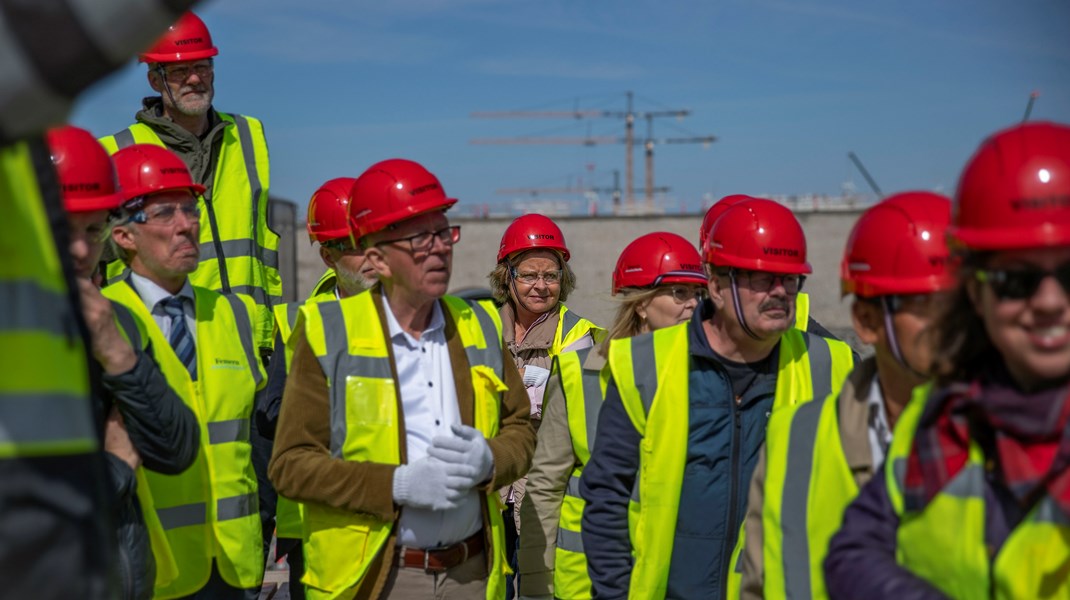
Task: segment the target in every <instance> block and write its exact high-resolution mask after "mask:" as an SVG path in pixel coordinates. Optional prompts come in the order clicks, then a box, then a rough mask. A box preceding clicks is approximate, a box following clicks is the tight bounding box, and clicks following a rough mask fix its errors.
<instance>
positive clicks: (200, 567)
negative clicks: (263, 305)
mask: <svg viewBox="0 0 1070 600" xmlns="http://www.w3.org/2000/svg"><path fill="white" fill-rule="evenodd" d="M103 293H104V295H105V296H106V297H108V298H110V299H112V300H114V301H115V302H118V303H119V304H121V305H122V306H124V307H125V308H126V309H128V310H129V311H130V312H131V313H132V314H133V316H134V318H135V321H139V322H140V323H141V326H140V328H139V329H143V331H141V332H140V333H139V335H144V336H145V343H146V347H149V348H151V352H152V355H153V358H154V359H155V360H156V363H157V364H158V365H159V367H160V371H161V372H162V373H163V374H164V376H165V377H166V378H167V382H168V383H169V384H170V385H171V387H172V389H174V390H175V392H176V393H177V394H178V395H179V396H180V397H181V398H182V400H183V401H184V402H185V404H186V405H187V406H189V407H190V409H191V410H192V411H193V413H194V415H196V417H197V421H198V422H199V423H200V424H201V448H200V452H199V454H198V455H197V458H196V460H195V461H194V463H193V465H192V466H190V467H189V468H188V469H187V470H186V471H184V472H182V473H181V474H179V475H163V474H160V473H156V472H153V471H147V472H145V480H146V481H147V483H148V485H147V489H148V490H149V491H150V492H151V494H152V499H153V504H154V506H155V509H156V517H157V520H156V521H155V523H156V524H154V523H153V522H150V520H149V519H146V525H147V526H150V527H153V526H158V527H160V528H162V529H163V530H164V533H165V534H166V539H167V542H168V544H169V546H170V549H171V552H172V553H173V555H174V558H175V562H176V564H177V565H178V566H179V572H178V575H177V577H176V578H175V579H174V580H173V581H171V582H170V583H169V584H167V585H164V586H162V587H159V588H158V589H156V591H155V597H159V598H174V597H180V596H185V595H189V594H191V593H193V592H195V591H197V590H198V589H200V588H201V587H202V586H203V585H204V582H205V581H206V580H207V578H208V577H209V575H210V574H211V569H212V564H213V560H214V562H215V564H216V565H217V568H218V570H219V573H220V575H221V576H222V577H223V580H224V581H226V582H227V583H228V584H229V585H231V586H233V587H239V588H248V587H254V586H257V585H260V582H261V581H262V580H263V570H264V568H263V567H264V565H263V553H262V542H261V539H262V538H261V535H260V518H259V515H258V514H257V495H256V494H257V488H256V473H255V472H254V471H253V465H252V460H251V458H250V453H251V449H250V444H249V426H248V423H249V420H250V419H251V418H252V410H253V399H254V396H255V395H256V392H257V390H259V389H262V388H263V387H264V382H265V378H264V373H263V367H262V366H261V363H260V360H259V357H258V356H257V353H256V347H255V344H254V342H253V333H252V316H251V315H252V310H251V303H250V302H249V301H248V300H247V299H242V298H240V297H238V296H233V295H222V294H218V293H216V292H213V291H211V290H206V289H204V288H200V287H197V286H194V288H193V293H194V297H195V309H194V315H195V316H196V323H197V373H198V379H197V381H196V382H194V381H192V380H190V377H189V372H188V371H187V370H186V368H185V366H184V365H183V364H182V363H181V361H179V359H178V357H177V356H175V353H174V351H173V350H172V349H171V346H170V344H169V343H168V341H167V339H166V338H164V336H163V333H162V332H161V331H160V329H159V327H158V326H156V324H155V321H154V320H153V318H152V315H151V313H149V310H148V308H147V307H146V306H145V305H144V303H143V302H142V300H141V298H140V297H139V296H138V295H137V292H136V291H135V290H134V288H133V287H131V285H130V284H129V283H128V282H127V281H122V282H120V283H117V284H114V285H110V286H108V287H106V288H104V290H103ZM206 317H207V318H209V319H210V320H205V318H206ZM128 336H129V334H128ZM140 493H141V492H140V490H139V495H140Z"/></svg>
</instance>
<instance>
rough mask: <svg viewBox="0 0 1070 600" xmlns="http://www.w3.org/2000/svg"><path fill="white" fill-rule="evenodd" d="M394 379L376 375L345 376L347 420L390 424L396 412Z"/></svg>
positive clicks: (358, 423)
mask: <svg viewBox="0 0 1070 600" xmlns="http://www.w3.org/2000/svg"><path fill="white" fill-rule="evenodd" d="M395 397H396V394H395V393H394V381H393V380H391V379H380V378H378V377H360V376H358V375H348V376H346V412H347V413H349V414H348V415H347V416H348V418H347V420H352V422H353V423H355V424H357V425H361V426H368V425H385V426H392V425H393V424H394V421H395V415H396V414H397V404H396V402H395V401H394V398H395Z"/></svg>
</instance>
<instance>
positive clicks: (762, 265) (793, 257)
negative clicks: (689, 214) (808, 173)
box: [703, 198, 812, 275]
mask: <svg viewBox="0 0 1070 600" xmlns="http://www.w3.org/2000/svg"><path fill="white" fill-rule="evenodd" d="M703 254H704V257H703V258H705V260H706V262H708V263H710V264H712V265H714V266H717V267H735V268H737V269H747V270H751V271H767V272H770V273H793V274H799V275H804V274H808V273H810V272H811V271H812V269H811V268H810V263H808V262H806V236H805V235H804V234H803V229H802V225H800V224H799V220H798V219H796V218H795V214H794V213H792V212H791V209H789V208H788V207H786V206H784V205H783V204H780V203H778V202H774V201H772V200H766V199H764V198H753V199H751V200H748V201H746V202H740V203H738V204H736V205H735V206H732V207H731V208H729V209H728V210H726V211H725V213H724V214H723V215H721V216H720V218H718V219H717V221H716V222H715V223H714V225H713V229H712V230H711V231H710V237H709V239H707V240H706V247H705V248H703Z"/></svg>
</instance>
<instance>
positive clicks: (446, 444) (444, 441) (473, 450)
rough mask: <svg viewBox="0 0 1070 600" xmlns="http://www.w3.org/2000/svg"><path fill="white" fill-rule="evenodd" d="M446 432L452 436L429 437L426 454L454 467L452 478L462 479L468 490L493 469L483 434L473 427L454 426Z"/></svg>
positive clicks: (492, 460) (484, 479) (481, 481)
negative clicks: (449, 432)
mask: <svg viewBox="0 0 1070 600" xmlns="http://www.w3.org/2000/svg"><path fill="white" fill-rule="evenodd" d="M450 429H451V430H452V431H453V434H454V435H453V436H445V435H436V436H435V437H433V438H431V447H430V448H429V449H428V450H427V454H428V456H431V457H433V458H436V459H438V460H439V461H441V462H442V463H445V464H446V465H449V466H451V467H456V468H457V472H456V474H455V475H454V477H455V478H457V479H462V480H464V483H465V484H466V487H467V489H472V488H474V487H476V486H477V485H479V484H480V483H483V482H484V481H486V480H487V478H488V477H489V476H490V471H491V468H492V467H493V466H494V457H493V455H491V453H490V446H488V445H487V440H486V438H484V437H483V434H482V433H480V432H479V430H477V429H475V428H472V427H469V426H467V425H456V424H455V425H453V426H452V427H450ZM454 436H456V437H454Z"/></svg>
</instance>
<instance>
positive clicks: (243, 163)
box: [100, 12, 282, 362]
mask: <svg viewBox="0 0 1070 600" xmlns="http://www.w3.org/2000/svg"><path fill="white" fill-rule="evenodd" d="M218 54H219V50H218V49H217V48H216V47H215V45H214V43H213V41H212V36H211V34H210V33H209V32H208V28H207V27H206V26H205V24H204V22H203V21H201V19H200V18H199V17H197V15H195V14H193V13H192V12H187V13H186V14H184V15H183V16H182V17H181V18H180V19H179V20H178V21H177V22H175V24H174V25H172V26H171V27H170V29H168V30H167V32H166V33H165V34H164V35H163V37H161V38H160V39H159V40H157V41H156V43H155V44H154V45H153V46H152V47H151V48H149V49H148V50H146V51H145V52H144V53H142V54H141V55H139V57H138V60H139V61H140V62H143V63H146V64H147V65H148V74H147V76H148V83H149V85H150V86H151V87H152V89H153V91H155V92H156V93H157V95H155V96H150V97H147V98H145V99H144V100H143V101H142V104H143V107H142V109H141V110H140V111H138V113H137V116H136V120H137V122H136V123H134V124H133V125H131V126H129V127H127V128H126V129H124V130H122V131H120V132H118V133H116V134H115V135H111V136H107V137H104V138H101V140H100V142H101V143H102V144H103V145H104V147H105V148H107V149H108V151H109V152H110V153H113V154H114V153H115V152H116V151H117V150H118V149H120V148H125V147H127V146H130V145H132V144H134V143H139V144H154V145H157V146H164V147H166V148H167V149H169V150H171V151H172V152H174V153H175V154H177V155H178V156H179V157H181V158H182V160H183V162H185V163H186V166H187V167H189V170H190V173H191V174H192V175H193V180H194V182H195V183H197V184H199V185H203V186H204V187H205V192H204V195H203V200H202V201H201V203H200V204H201V206H200V208H201V234H200V247H201V258H200V263H199V265H198V268H197V270H196V271H195V272H194V273H193V274H192V275H190V281H191V282H192V283H193V284H194V285H199V286H201V287H205V288H209V289H212V290H215V291H218V292H223V293H235V294H244V295H246V296H249V297H251V298H252V299H253V302H255V304H256V315H255V318H254V321H255V324H256V329H255V330H254V331H253V335H254V337H255V338H256V343H257V346H258V347H259V348H260V353H261V355H262V356H265V357H266V356H268V355H270V353H271V350H272V345H273V344H272V342H273V338H272V330H273V329H274V321H273V318H272V314H271V311H272V307H273V306H274V305H276V304H281V302H282V280H281V279H280V277H279V261H278V248H279V237H278V235H277V234H275V232H273V231H271V229H269V228H268V224H267V217H268V187H269V184H270V168H269V164H268V149H267V141H266V140H265V138H264V129H263V126H262V125H261V124H260V121H259V120H257V119H254V118H252V117H247V116H242V115H239V114H230V113H223V112H219V111H217V110H215V109H214V108H213V107H212V100H213V98H214V97H215V64H214V57H215V56H216V55H218ZM123 271H124V265H123V264H122V262H121V261H113V262H112V263H111V264H109V265H108V273H107V275H108V280H109V282H111V281H114V280H116V279H118V278H120V277H121V276H123V275H124V272H123ZM265 362H266V361H265Z"/></svg>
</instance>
